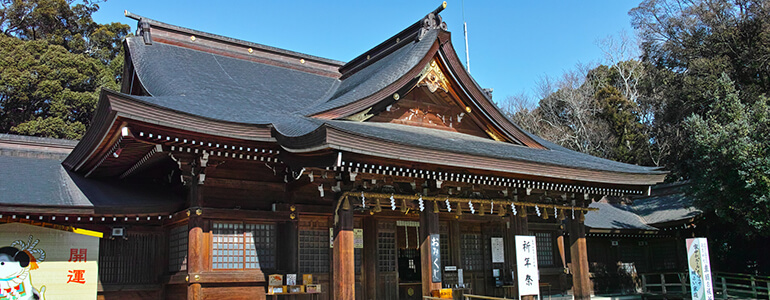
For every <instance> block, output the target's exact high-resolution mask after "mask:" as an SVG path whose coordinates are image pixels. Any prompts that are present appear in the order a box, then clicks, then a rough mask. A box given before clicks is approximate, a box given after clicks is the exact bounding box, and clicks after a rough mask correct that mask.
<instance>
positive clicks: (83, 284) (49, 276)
mask: <svg viewBox="0 0 770 300" xmlns="http://www.w3.org/2000/svg"><path fill="white" fill-rule="evenodd" d="M98 258H99V238H98V237H93V236H87V235H83V234H78V233H74V232H69V231H64V230H59V229H51V228H45V227H39V226H33V225H29V224H21V223H8V224H0V261H2V262H3V264H2V265H0V299H3V300H5V299H46V300H56V299H79V300H86V299H96V284H97V280H98V268H97V259H98Z"/></svg>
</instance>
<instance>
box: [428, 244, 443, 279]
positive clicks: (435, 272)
mask: <svg viewBox="0 0 770 300" xmlns="http://www.w3.org/2000/svg"><path fill="white" fill-rule="evenodd" d="M439 241H440V240H439V235H438V234H435V233H434V234H431V235H430V260H431V264H432V266H431V276H430V277H431V279H432V281H433V282H441V244H440V242H439Z"/></svg>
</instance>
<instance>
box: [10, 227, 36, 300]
mask: <svg viewBox="0 0 770 300" xmlns="http://www.w3.org/2000/svg"><path fill="white" fill-rule="evenodd" d="M39 242H40V240H37V239H34V240H33V238H32V236H31V235H30V236H29V241H28V242H26V243H25V242H24V241H22V240H18V241H15V242H13V243H11V246H10V247H2V248H0V300H33V299H34V300H45V295H44V293H45V286H42V288H41V289H40V291H38V290H36V289H35V288H34V287H33V286H32V278H30V276H29V271H31V270H35V269H37V268H38V265H37V264H38V263H41V262H43V261H44V260H45V251H43V250H42V249H35V246H37V244H38V243H39ZM36 255H37V257H35V256H36Z"/></svg>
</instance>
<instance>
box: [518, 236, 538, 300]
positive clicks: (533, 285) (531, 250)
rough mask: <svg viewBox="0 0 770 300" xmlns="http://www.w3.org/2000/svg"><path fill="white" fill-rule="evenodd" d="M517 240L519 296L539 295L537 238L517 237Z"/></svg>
mask: <svg viewBox="0 0 770 300" xmlns="http://www.w3.org/2000/svg"><path fill="white" fill-rule="evenodd" d="M515 240H516V270H517V274H516V275H518V285H519V295H539V294H540V273H539V271H538V268H537V246H536V245H535V237H534V236H527V235H517V236H516V238H515Z"/></svg>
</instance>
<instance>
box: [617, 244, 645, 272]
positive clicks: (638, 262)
mask: <svg viewBox="0 0 770 300" xmlns="http://www.w3.org/2000/svg"><path fill="white" fill-rule="evenodd" d="M618 250H619V253H620V261H621V262H624V263H633V264H634V266H635V267H636V271H637V272H647V264H646V259H645V255H644V248H643V247H642V246H638V245H636V244H633V245H627V244H623V243H622V242H621V244H620V249H618Z"/></svg>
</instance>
